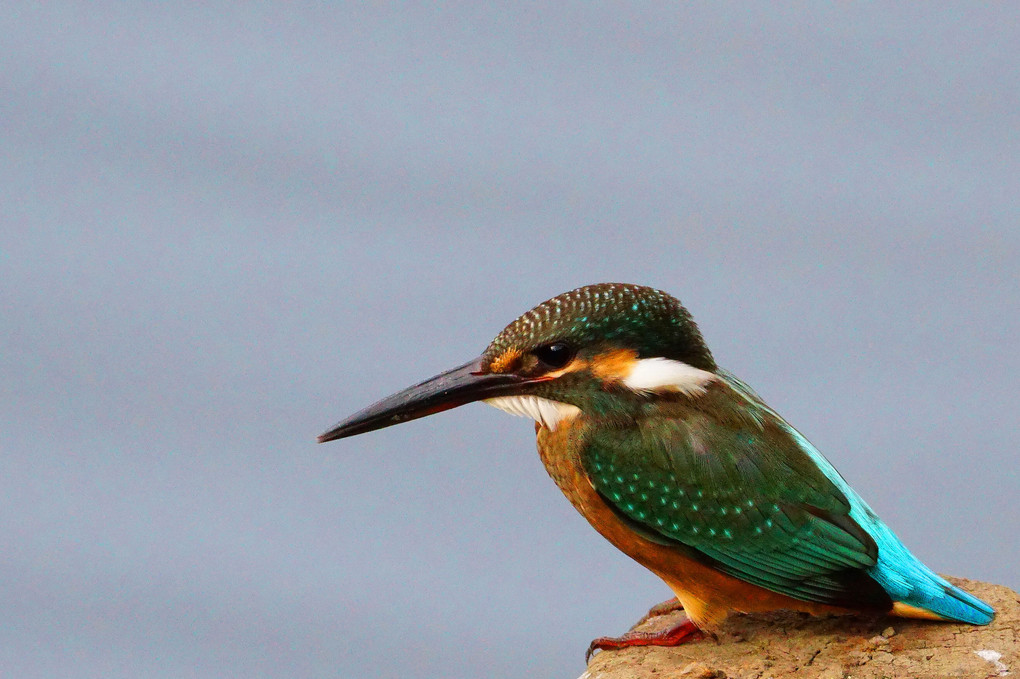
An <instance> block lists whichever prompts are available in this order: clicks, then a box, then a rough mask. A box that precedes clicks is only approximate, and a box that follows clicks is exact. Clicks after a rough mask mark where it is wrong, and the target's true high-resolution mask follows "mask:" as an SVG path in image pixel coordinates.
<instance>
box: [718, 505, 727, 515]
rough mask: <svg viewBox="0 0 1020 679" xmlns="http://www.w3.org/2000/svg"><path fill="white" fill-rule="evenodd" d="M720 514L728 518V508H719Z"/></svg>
mask: <svg viewBox="0 0 1020 679" xmlns="http://www.w3.org/2000/svg"><path fill="white" fill-rule="evenodd" d="M719 513H720V514H722V515H723V516H726V508H725V507H720V508H719Z"/></svg>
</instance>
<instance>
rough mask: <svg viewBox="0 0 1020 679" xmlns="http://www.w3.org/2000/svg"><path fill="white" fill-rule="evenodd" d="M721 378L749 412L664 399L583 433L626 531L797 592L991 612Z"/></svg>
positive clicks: (967, 617)
mask: <svg viewBox="0 0 1020 679" xmlns="http://www.w3.org/2000/svg"><path fill="white" fill-rule="evenodd" d="M724 379H726V381H727V383H728V385H729V386H730V388H731V389H732V390H733V392H735V393H736V394H737V395H738V396H739V397H740V398H741V400H742V401H743V403H741V406H742V411H743V412H746V413H750V416H744V417H735V416H732V413H730V414H729V415H725V416H724V415H721V414H718V413H716V414H713V413H714V412H715V411H713V410H712V409H707V408H706V409H697V410H695V409H689V408H684V409H683V412H679V411H677V410H676V409H671V408H670V407H669V406H665V407H662V408H657V410H656V411H653V412H649V413H647V415H648V416H647V417H643V418H640V419H638V420H636V421H634V422H632V423H630V424H624V423H618V424H617V425H616V426H613V427H598V428H595V429H594V430H593V431H592V432H591V434H590V435H589V436H588V437H587V440H586V445H585V449H584V453H583V457H582V459H583V463H584V465H585V469H586V472H587V474H588V476H589V479H590V480H591V482H592V484H593V486H594V487H595V489H596V490H597V491H598V492H599V493H600V495H601V496H602V497H603V498H604V499H605V500H606V502H607V503H608V504H609V505H610V506H611V507H613V508H614V510H615V511H616V512H617V513H618V514H619V515H620V516H621V517H623V518H625V519H626V520H627V521H628V522H629V523H630V525H631V526H633V527H634V528H635V530H638V531H639V532H641V533H642V534H643V535H645V536H646V537H648V538H649V539H652V540H656V541H659V542H662V543H666V544H671V545H674V546H676V547H678V548H680V549H685V550H687V551H688V552H689V553H691V554H693V555H695V556H696V557H698V558H702V559H704V560H706V561H708V562H711V563H712V565H713V566H714V567H716V568H719V569H720V570H721V571H723V572H725V573H728V574H730V575H733V576H734V577H737V578H739V579H741V580H744V581H746V582H750V583H753V584H756V585H759V586H762V587H765V588H767V589H770V590H772V591H776V592H780V593H782V594H786V595H788V596H792V597H794V598H796V599H801V600H805V601H814V602H818V603H826V604H832V605H839V606H847V607H852V608H860V609H873V610H888V609H889V608H890V607H891V605H892V602H893V601H902V602H904V603H907V604H910V605H912V606H917V607H920V608H925V609H927V610H931V611H932V612H934V613H937V614H938V615H941V616H943V617H946V618H949V619H954V620H960V621H964V622H971V623H975V624H985V623H987V622H989V621H990V620H991V619H992V617H993V615H994V614H993V611H992V609H991V608H990V607H988V606H987V605H986V604H985V603H984V602H982V601H980V600H979V599H976V598H975V597H973V596H971V595H969V594H967V593H965V592H963V591H962V590H960V589H958V588H956V587H954V586H953V585H951V584H949V583H948V582H946V581H945V580H944V579H942V578H940V577H939V576H938V575H936V574H935V573H933V572H932V571H931V570H930V569H928V568H927V567H926V566H925V565H924V564H922V563H921V562H920V561H919V560H918V559H917V558H916V557H914V556H913V555H912V554H911V553H910V552H909V551H908V550H907V549H906V547H904V546H903V544H902V543H901V542H900V541H899V540H898V539H897V538H896V536H895V535H894V534H893V533H892V531H891V530H889V528H888V527H886V526H885V524H883V523H882V522H881V521H880V520H879V519H878V517H877V516H875V514H874V512H872V511H871V509H870V508H869V507H868V506H867V505H866V504H865V503H864V502H863V500H861V499H860V497H859V496H858V495H857V494H856V493H855V492H854V491H853V490H852V489H851V488H850V487H849V486H848V485H847V483H846V482H845V481H844V480H843V478H842V477H841V476H840V475H839V474H838V473H837V472H836V470H835V469H834V468H833V467H832V465H831V464H829V462H828V461H827V460H826V459H825V458H824V457H823V456H822V455H821V453H819V452H818V451H817V450H816V449H815V448H814V447H813V446H812V445H811V444H810V443H808V441H807V440H806V439H805V438H804V437H803V436H801V435H800V434H799V433H798V432H797V431H796V430H794V429H793V428H792V427H790V425H788V424H787V423H786V422H785V421H784V420H783V419H782V418H781V417H779V416H778V415H777V414H776V413H775V412H774V411H772V410H771V409H770V408H769V407H768V406H767V405H765V404H764V402H762V401H761V399H759V398H758V397H757V396H756V395H755V394H754V393H753V392H752V391H751V390H750V389H748V388H747V387H746V386H745V385H743V384H742V383H741V382H739V381H737V380H735V379H733V378H730V377H729V376H725V377H724Z"/></svg>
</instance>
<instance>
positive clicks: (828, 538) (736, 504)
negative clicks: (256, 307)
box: [319, 283, 995, 658]
mask: <svg viewBox="0 0 1020 679" xmlns="http://www.w3.org/2000/svg"><path fill="white" fill-rule="evenodd" d="M474 401H483V402H485V403H487V404H489V405H493V406H495V407H497V408H500V409H502V410H505V411H507V412H510V413H513V414H516V415H524V416H527V417H530V418H532V419H534V421H535V431H536V434H537V438H538V452H539V455H540V457H541V459H542V462H543V463H544V465H545V468H546V470H547V471H548V472H549V475H550V476H551V477H552V479H553V481H555V483H556V485H557V486H558V487H559V488H560V490H561V491H562V492H563V494H564V495H566V497H567V499H568V500H569V501H570V503H571V504H572V505H573V506H574V507H575V508H576V509H577V511H578V512H580V513H581V515H582V516H584V518H585V519H587V520H588V522H589V523H590V524H591V525H592V526H593V527H594V528H595V530H597V531H598V532H599V533H600V534H602V536H603V537H605V538H606V539H607V540H609V542H611V543H612V544H613V545H614V546H615V547H617V548H618V549H620V550H621V551H622V552H624V553H625V554H627V555H628V556H630V557H631V558H633V559H634V560H636V561H637V562H638V563H640V564H641V565H642V566H644V567H645V568H647V569H649V570H650V571H652V572H653V573H654V574H655V575H657V576H659V577H660V578H661V579H662V580H664V581H665V583H666V585H668V586H669V588H670V589H671V590H672V591H673V593H674V595H675V599H672V600H670V601H667V602H664V604H660V605H659V606H657V607H655V608H653V609H652V610H651V611H650V614H656V613H662V612H665V611H668V610H671V609H680V608H682V609H683V610H684V612H685V613H686V618H685V619H684V620H683V621H682V622H680V623H679V624H677V625H675V626H673V627H670V628H668V629H665V630H663V631H662V632H657V633H644V632H629V633H627V634H624V635H623V636H621V637H599V638H598V639H596V640H594V641H593V642H592V644H591V646H590V647H589V649H588V654H587V656H588V657H589V658H590V656H591V654H592V653H593V652H594V651H595V650H607V649H615V648H623V647H628V646H653V645H654V646H673V645H677V644H680V643H684V642H686V641H688V640H691V639H696V638H699V637H701V636H703V635H704V634H709V635H712V634H713V630H716V629H718V626H719V625H720V623H722V622H723V621H724V620H725V619H726V617H727V616H728V615H729V614H730V613H732V612H741V613H754V612H764V611H773V610H780V609H790V610H794V611H801V612H806V613H810V614H814V615H827V614H853V613H857V614H860V613H872V614H889V615H894V616H901V617H906V618H923V619H929V620H942V621H952V622H958V623H967V624H972V625H986V624H988V623H989V622H991V621H992V619H993V617H994V615H995V612H994V611H993V609H992V608H991V607H990V606H989V605H988V604H986V603H985V602H983V601H981V600H980V599H978V598H976V597H974V596H972V595H970V594H968V593H967V592H964V591H963V590H961V589H960V588H958V587H955V586H954V585H952V584H950V583H949V582H947V581H946V580H945V579H943V578H941V577H940V576H938V575H937V574H936V573H935V572H934V571H932V570H931V569H929V568H928V567H927V566H925V565H924V564H923V563H921V561H920V560H919V559H918V558H917V557H915V556H914V555H913V554H911V553H910V551H909V550H907V548H906V547H905V546H904V545H903V543H902V542H900V540H899V539H898V538H897V537H896V535H895V534H893V532H892V530H890V529H889V528H888V527H887V526H886V525H885V523H883V522H882V521H881V519H879V518H878V516H877V515H876V514H875V512H874V511H872V509H871V508H870V507H869V506H868V505H867V504H866V503H865V502H864V500H862V499H861V498H860V496H858V494H857V493H856V492H854V490H853V489H852V488H851V487H850V486H849V485H848V484H847V482H846V481H845V480H844V479H843V477H842V476H840V474H839V472H837V471H836V469H835V468H834V467H833V466H832V465H831V464H830V463H829V461H828V460H826V459H825V457H823V456H822V454H821V453H820V452H819V451H818V450H817V449H816V448H815V447H814V446H813V445H811V443H809V442H808V440H807V439H806V438H805V437H804V436H803V435H801V434H800V432H798V431H797V430H796V429H794V428H793V427H792V426H791V425H790V424H788V423H787V422H786V420H784V419H783V418H782V417H781V416H780V415H779V414H778V413H777V412H776V411H775V410H773V409H772V408H771V407H769V406H768V405H767V404H766V403H765V401H764V400H762V398H761V397H760V396H758V395H757V394H756V393H755V392H754V391H752V390H751V388H750V387H749V386H747V385H746V384H744V383H743V382H741V381H740V380H739V379H737V378H736V377H734V376H733V375H731V374H730V373H728V372H726V371H725V370H723V369H721V368H719V366H718V365H716V362H715V359H714V358H713V356H712V353H711V352H710V351H709V349H708V346H707V345H706V343H705V341H704V339H703V338H702V335H701V332H700V331H699V329H698V326H697V325H696V324H695V322H694V320H693V318H692V317H691V314H690V313H689V312H688V311H687V309H685V308H684V307H683V306H682V305H681V303H680V302H679V301H678V300H677V299H675V298H674V297H672V296H670V295H669V294H667V293H665V292H662V291H660V290H656V289H654V288H649V287H644V286H639V285H628V284H621V283H602V284H598V285H588V286H584V287H580V288H577V289H575V290H571V291H570V292H566V293H564V294H562V295H559V296H557V297H553V298H552V299H550V300H548V301H545V302H543V303H541V304H539V305H538V306H536V307H535V308H534V309H532V310H531V311H528V312H527V313H525V314H524V315H522V316H521V317H519V318H518V319H517V320H515V321H513V322H512V323H510V325H508V326H506V328H505V329H503V331H502V332H500V333H499V334H498V335H497V336H496V338H495V339H494V340H492V342H491V343H490V344H489V346H488V348H487V349H486V350H485V351H484V352H483V353H482V355H481V356H479V357H478V358H476V359H474V360H472V361H469V362H467V363H465V364H464V365H462V366H460V367H457V368H454V369H452V370H449V371H447V372H444V373H441V374H439V375H436V376H435V377H433V378H431V379H429V380H426V381H424V382H421V383H419V384H417V385H415V386H412V387H409V388H408V389H405V390H403V391H401V392H399V393H396V394H394V395H392V396H389V397H388V398H384V399H383V400H381V401H379V402H378V403H375V404H374V405H371V406H369V407H367V408H365V409H364V410H361V411H360V412H358V413H356V414H354V415H352V416H351V417H350V418H348V419H346V420H344V421H343V422H340V423H339V424H338V425H337V426H336V427H334V428H333V429H331V430H329V431H328V432H326V433H325V434H323V435H321V436H320V437H319V441H320V442H325V441H333V440H335V439H341V438H345V437H348V436H354V435H357V434H362V433H365V432H369V431H373V430H376V429H381V428H383V427H388V426H390V425H394V424H399V423H401V422H407V421H409V420H413V419H416V418H419V417H425V416H426V415H432V414H434V413H438V412H441V411H444V410H449V409H451V408H456V407H457V406H461V405H464V404H467V403H471V402H474Z"/></svg>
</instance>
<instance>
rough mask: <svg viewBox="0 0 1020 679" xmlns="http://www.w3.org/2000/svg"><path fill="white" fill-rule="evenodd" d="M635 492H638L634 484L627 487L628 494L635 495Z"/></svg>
mask: <svg viewBox="0 0 1020 679" xmlns="http://www.w3.org/2000/svg"><path fill="white" fill-rule="evenodd" d="M635 490H637V486H635V485H634V484H633V483H631V484H628V485H627V492H629V493H633V492H634V491H635Z"/></svg>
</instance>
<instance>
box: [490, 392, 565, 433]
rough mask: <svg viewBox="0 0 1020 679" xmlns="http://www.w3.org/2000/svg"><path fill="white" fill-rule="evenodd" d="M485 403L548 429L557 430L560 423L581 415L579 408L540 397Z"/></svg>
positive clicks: (507, 397)
mask: <svg viewBox="0 0 1020 679" xmlns="http://www.w3.org/2000/svg"><path fill="white" fill-rule="evenodd" d="M485 402H486V403H488V404H489V405H490V406H493V407H496V408H499V409H500V410H503V411H506V412H508V413H510V414H511V415H522V416H524V417H530V418H531V419H533V420H535V422H538V423H539V424H541V425H542V426H543V427H546V428H547V429H556V427H557V426H558V425H559V424H560V422H563V421H564V420H569V419H573V418H575V417H577V416H578V415H580V414H581V409H580V408H578V407H577V406H573V405H570V404H569V403H562V402H560V401H550V400H549V399H547V398H541V397H539V396H496V397H495V398H487V399H485Z"/></svg>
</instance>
